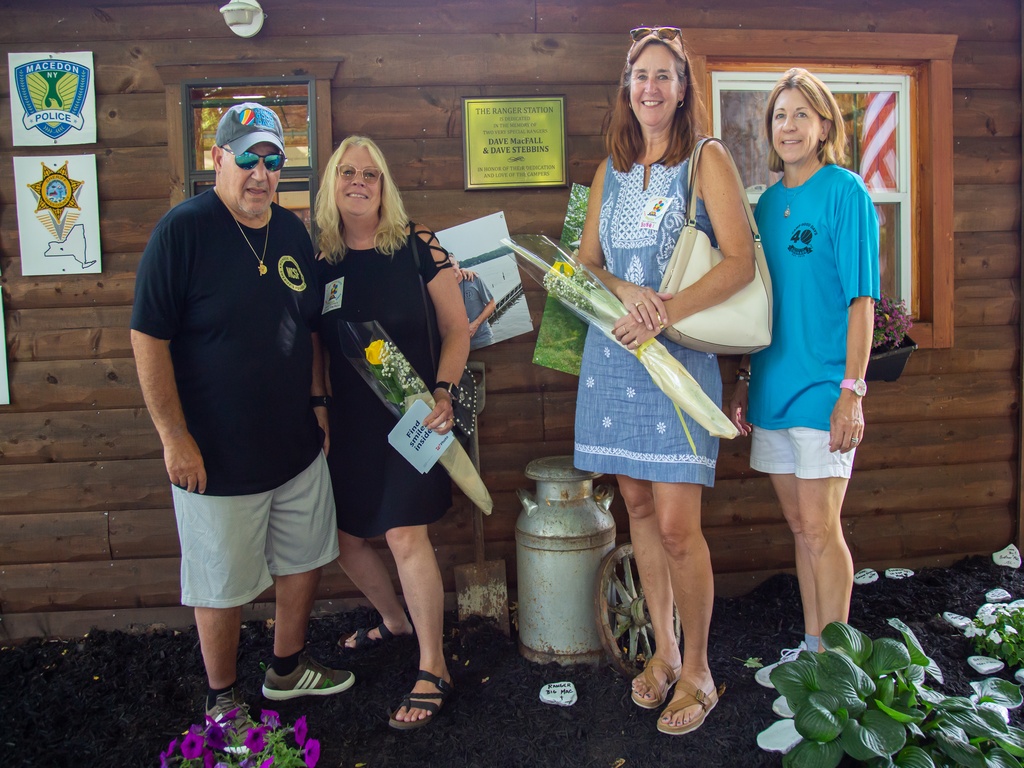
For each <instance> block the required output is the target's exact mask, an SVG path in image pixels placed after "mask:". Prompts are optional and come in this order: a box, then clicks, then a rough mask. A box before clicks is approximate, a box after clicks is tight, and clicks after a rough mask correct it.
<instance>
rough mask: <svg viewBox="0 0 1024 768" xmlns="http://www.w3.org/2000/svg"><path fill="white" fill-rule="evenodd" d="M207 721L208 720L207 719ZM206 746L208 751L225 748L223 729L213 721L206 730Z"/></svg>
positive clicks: (225, 741)
mask: <svg viewBox="0 0 1024 768" xmlns="http://www.w3.org/2000/svg"><path fill="white" fill-rule="evenodd" d="M207 719H208V720H209V718H207ZM206 746H208V747H209V748H210V749H221V750H222V749H224V747H226V746H227V739H225V737H224V728H223V727H222V726H221V725H220V723H217V722H215V721H211V722H210V724H209V726H208V727H207V729H206Z"/></svg>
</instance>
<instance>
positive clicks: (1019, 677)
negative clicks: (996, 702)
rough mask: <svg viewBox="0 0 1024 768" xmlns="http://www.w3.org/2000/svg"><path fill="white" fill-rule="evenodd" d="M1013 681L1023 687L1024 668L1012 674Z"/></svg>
mask: <svg viewBox="0 0 1024 768" xmlns="http://www.w3.org/2000/svg"><path fill="white" fill-rule="evenodd" d="M1013 679H1014V680H1016V681H1017V682H1018V683H1020V684H1022V685H1024V668H1021V669H1018V670H1017V671H1016V672H1014V673H1013Z"/></svg>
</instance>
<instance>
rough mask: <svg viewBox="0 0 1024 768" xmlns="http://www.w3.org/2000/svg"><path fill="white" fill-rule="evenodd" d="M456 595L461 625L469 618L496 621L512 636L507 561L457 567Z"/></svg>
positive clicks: (502, 629) (500, 627)
mask: <svg viewBox="0 0 1024 768" xmlns="http://www.w3.org/2000/svg"><path fill="white" fill-rule="evenodd" d="M455 592H456V596H457V599H458V607H459V621H462V620H464V619H465V618H467V617H469V616H482V617H484V618H485V619H494V620H495V621H496V622H497V623H498V627H499V629H501V631H502V632H504V633H505V634H506V635H507V634H509V624H508V587H507V586H506V582H505V561H504V560H487V561H484V562H482V563H468V564H466V565H457V566H455Z"/></svg>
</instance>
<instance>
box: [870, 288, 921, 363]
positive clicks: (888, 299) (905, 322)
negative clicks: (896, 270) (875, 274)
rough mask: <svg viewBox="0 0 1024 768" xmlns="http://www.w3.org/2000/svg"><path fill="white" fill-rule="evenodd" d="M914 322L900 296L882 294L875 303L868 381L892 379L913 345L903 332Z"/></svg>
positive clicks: (906, 358) (914, 345)
mask: <svg viewBox="0 0 1024 768" xmlns="http://www.w3.org/2000/svg"><path fill="white" fill-rule="evenodd" d="M913 324H914V322H913V320H911V319H910V313H909V312H908V311H907V305H906V304H904V303H903V300H902V299H896V298H893V297H892V296H889V295H888V294H886V293H884V292H883V293H882V297H881V298H880V299H879V300H878V301H876V302H875V332H874V337H873V339H872V342H871V359H870V360H869V361H868V372H867V375H866V377H865V378H867V380H868V381H896V379H898V378H899V377H900V374H902V373H903V369H904V367H906V365H907V360H908V359H909V358H910V355H911V353H912V352H913V351H914V350H915V349H917V344H916V343H915V342H914V340H913V339H912V338H910V337H909V336H908V335H907V331H909V330H910V328H911V326H912V325H913Z"/></svg>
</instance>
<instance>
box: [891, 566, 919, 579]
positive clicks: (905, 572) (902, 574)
mask: <svg viewBox="0 0 1024 768" xmlns="http://www.w3.org/2000/svg"><path fill="white" fill-rule="evenodd" d="M913 575H914V572H913V571H912V570H910V569H909V568H886V569H885V578H887V579H907V578H910V577H911V576H913Z"/></svg>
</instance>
